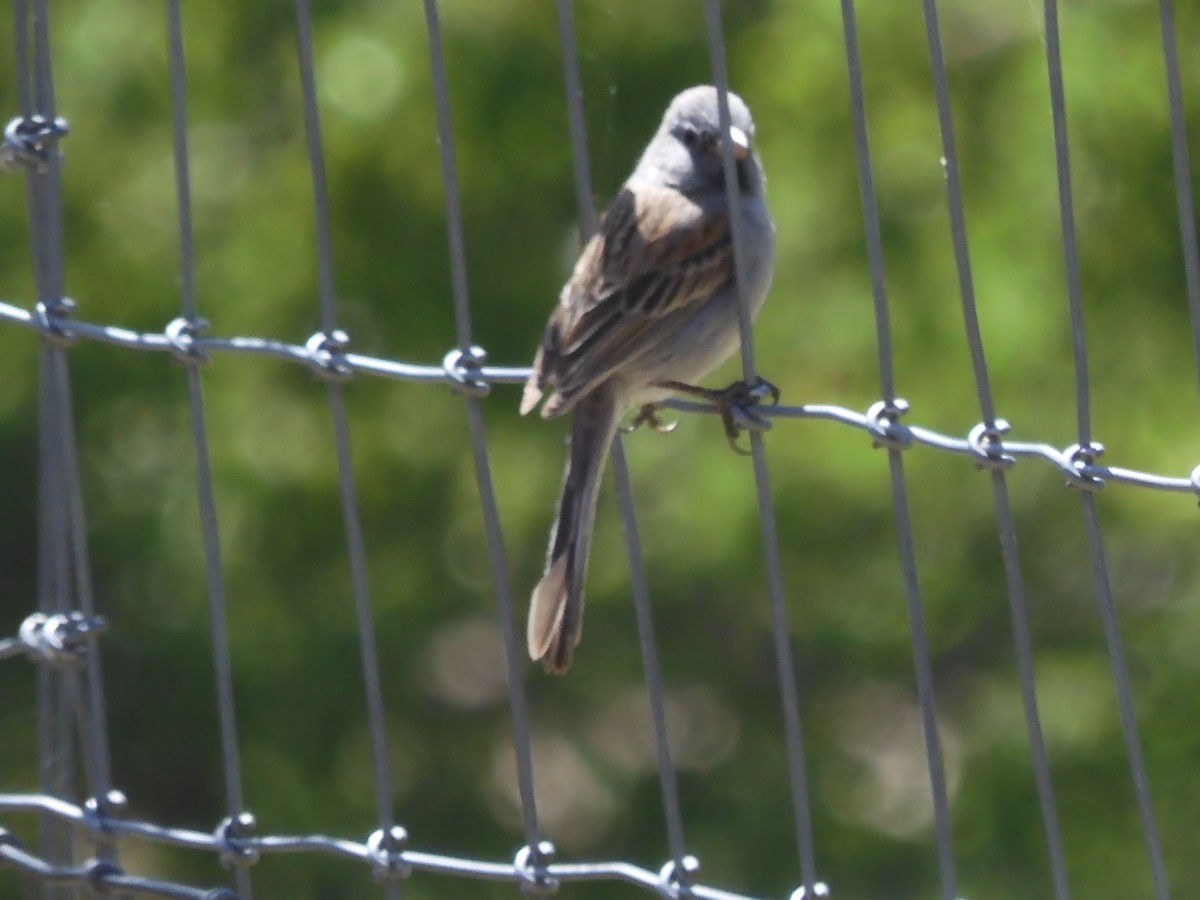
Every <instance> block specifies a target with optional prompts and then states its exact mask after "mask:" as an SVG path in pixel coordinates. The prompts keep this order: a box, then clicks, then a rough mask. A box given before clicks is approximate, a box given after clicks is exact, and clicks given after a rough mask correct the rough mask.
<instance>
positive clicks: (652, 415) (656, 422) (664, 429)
mask: <svg viewBox="0 0 1200 900" xmlns="http://www.w3.org/2000/svg"><path fill="white" fill-rule="evenodd" d="M678 424H679V422H677V421H676V422H664V421H663V420H662V417H661V416H660V415H659V414H658V407H657V406H655V405H654V404H653V403H644V404H642V408H641V409H639V410H638V414H637V415H636V416H634V417H633V420H632V421H631V422H630V423H629V424H628V425H625V426H624V427H622V428H621V430H622V431H623V432H625V433H626V434H629V432H631V431H636V430H637V429H638V428H640V427H642V426H643V425H645V426H647V427H649V428H651V429H652V430H654V431H657V432H658V433H659V434H670V433H671V432H672V431H674V430H675V426H677V425H678Z"/></svg>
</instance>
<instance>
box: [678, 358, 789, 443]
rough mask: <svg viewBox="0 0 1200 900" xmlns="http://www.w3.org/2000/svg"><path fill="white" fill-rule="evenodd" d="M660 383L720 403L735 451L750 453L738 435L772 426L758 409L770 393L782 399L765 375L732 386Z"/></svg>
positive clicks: (727, 434)
mask: <svg viewBox="0 0 1200 900" xmlns="http://www.w3.org/2000/svg"><path fill="white" fill-rule="evenodd" d="M658 387H663V388H667V389H669V390H672V391H675V392H676V393H679V394H685V395H687V396H691V397H698V398H700V399H702V400H707V401H708V402H710V403H713V404H715V405H716V407H717V412H718V413H719V414H720V416H721V424H722V425H724V427H725V438H726V440H728V441H729V446H730V448H732V450H733V451H734V452H735V453H739V454H741V455H742V456H749V455H750V451H749V450H744V449H742V447H741V446H740V445H739V444H738V440H737V439H738V437H739V436H740V435H741V433H742V432H743V431H766V430H768V429H769V428H770V427H771V420H770V419H768V418H767V417H766V416H763V415H761V414H760V413H757V412H755V411H754V407H756V406H758V405H759V404H761V403H762V402H763V401H764V400H766V399H767V398H768V397H770V398H771V402H772V403H778V402H779V388H777V387H776V386H775V385H773V384H771V382H769V381H767V380H766V379H765V378H761V377H756V378H755V379H754V381H753V382H748V381H735V382H734V383H733V384H731V385H729V386H728V387H724V388H719V389H713V388H705V387H699V386H697V385H694V384H685V383H683V382H679V381H666V382H663V383H661V384H660V385H658Z"/></svg>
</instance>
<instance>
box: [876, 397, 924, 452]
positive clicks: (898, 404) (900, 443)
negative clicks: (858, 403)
mask: <svg viewBox="0 0 1200 900" xmlns="http://www.w3.org/2000/svg"><path fill="white" fill-rule="evenodd" d="M908 409H909V407H908V401H907V400H901V399H900V398H899V397H894V398H893V399H891V400H880V401H878V402H877V403H872V404H871V406H870V407H868V409H867V428H868V429H869V430H870V432H871V438H872V440H871V446H872V447H874V448H876V449H877V450H878V449H880V448H886V449H888V450H907V449H908V448H909V447H911V446H912V444H913V436H912V432H911V431H909V430H908V426H907V425H904V424H902V423H901V422H900V419H901V417H902V416H903V415H904V414H905V413H907V412H908Z"/></svg>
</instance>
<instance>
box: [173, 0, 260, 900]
mask: <svg viewBox="0 0 1200 900" xmlns="http://www.w3.org/2000/svg"><path fill="white" fill-rule="evenodd" d="M167 48H168V55H169V60H170V82H171V127H172V145H173V153H174V158H175V192H176V207H177V210H178V216H179V289H180V290H179V302H180V307H181V309H182V318H181V319H178V320H177V322H178V323H179V325H180V327H179V328H177V329H175V330H174V331H173V332H172V336H173V337H174V338H175V339H176V342H177V346H176V350H177V352H176V354H175V357H176V359H178V360H179V361H181V362H182V363H183V366H184V379H185V382H186V385H187V397H188V424H189V426H190V429H191V436H192V447H193V455H194V457H195V463H196V501H197V506H198V508H199V512H200V535H201V541H202V544H203V552H204V572H205V580H206V585H207V591H208V611H209V628H210V636H211V639H212V646H213V669H214V676H215V677H214V686H215V690H216V696H217V723H218V729H219V731H220V747H221V770H222V775H223V779H224V783H225V809H226V812H227V814H228V817H229V821H230V822H238V823H242V822H250V821H252V819H251V820H248V819H247V818H246V809H245V806H244V800H243V794H242V770H241V760H240V756H239V753H238V737H237V716H236V712H235V706H234V698H233V662H232V660H231V658H230V656H231V654H230V649H229V622H228V616H227V614H226V602H225V584H224V580H223V577H222V571H223V570H222V566H221V540H220V532H219V528H218V525H217V508H216V501H215V499H214V491H213V478H212V465H211V462H210V459H209V451H208V429H207V425H206V424H205V414H204V393H203V386H202V384H201V381H200V370H199V367H200V364H201V363H203V362H204V357H203V356H202V355H200V354H198V353H196V352H195V351H194V349H193V348H192V347H191V346H190V344H189V341H190V340H191V339H193V338H194V336H195V335H196V334H197V333H198V332H199V331H200V330H202V329H203V327H204V323H203V322H201V321H199V320H198V319H197V317H196V266H195V244H194V240H193V232H192V193H191V190H192V189H191V169H190V162H189V157H188V141H187V71H186V61H185V56H184V50H183V20H182V15H181V13H180V8H179V0H170V2H169V3H168V4H167ZM229 858H230V859H231V860H232V861H233V862H234V866H233V877H234V882H235V884H236V885H237V890H238V893H239V894H240V895H241V897H242V898H243V900H250V897H251V896H252V888H251V883H250V869H249V863H250V862H252V860H251V859H249V858H248V857H247V856H245V855H244V854H231V855H230V856H229Z"/></svg>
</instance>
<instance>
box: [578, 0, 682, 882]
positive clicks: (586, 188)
mask: <svg viewBox="0 0 1200 900" xmlns="http://www.w3.org/2000/svg"><path fill="white" fill-rule="evenodd" d="M557 9H558V25H559V43H560V44H561V46H562V54H563V75H564V78H563V81H564V86H565V88H566V98H567V119H568V128H569V132H570V136H571V161H572V171H573V173H574V181H575V196H576V200H577V205H578V207H579V221H580V237H581V239H582V242H583V243H586V242H587V241H588V240H590V239H591V237H592V235H593V234H595V231H596V227H597V219H596V208H595V204H594V202H593V200H592V196H593V195H592V187H591V164H590V161H589V154H588V145H587V121H586V117H585V116H584V110H583V88H582V82H581V78H580V74H579V47H578V41H577V37H576V33H575V22H574V13H573V4H572V2H571V0H557ZM610 458H611V460H612V467H613V475H614V480H615V482H616V494H617V507H618V509H619V511H620V515H621V529H622V532H623V534H624V536H625V551H626V556H627V557H628V558H629V585H630V593H631V594H632V595H633V607H634V615H635V617H636V620H637V630H638V646H639V648H640V651H641V655H642V666H643V668H644V671H645V679H646V695H647V700H648V702H649V705H650V719H651V725H652V727H653V731H654V749H655V763H656V766H657V769H658V782H659V791H660V793H661V797H662V804H663V821H664V825H665V827H666V832H667V851H668V853H670V856H671V866H672V867H671V869H670V872H669V873H668V878H669V880H672V881H674V882H676V883H677V884H679V885H683V886H686V885H687V883H688V881H689V879H690V877H691V875H692V874H694V869H695V863H694V860H692V859H690V858H689V857H688V855H687V840H686V837H685V834H684V825H683V812H682V805H681V802H680V795H679V780H678V777H677V775H676V771H675V763H674V758H673V754H672V751H671V743H670V736H669V728H668V725H667V708H666V689H665V686H664V683H663V677H662V665H661V663H660V661H659V656H658V640H657V637H656V635H655V629H654V616H653V611H652V609H651V606H650V585H649V580H648V579H647V577H646V565H645V557H644V554H643V552H642V544H641V537H640V534H639V531H638V524H637V509H636V503H635V500H634V496H633V480H632V477H631V476H630V472H629V461H628V459H627V458H626V455H625V442H624V439H623V438H622V437H621V435H620V434H617V435H616V436H615V437H614V438H613V443H612V453H611V456H610Z"/></svg>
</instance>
